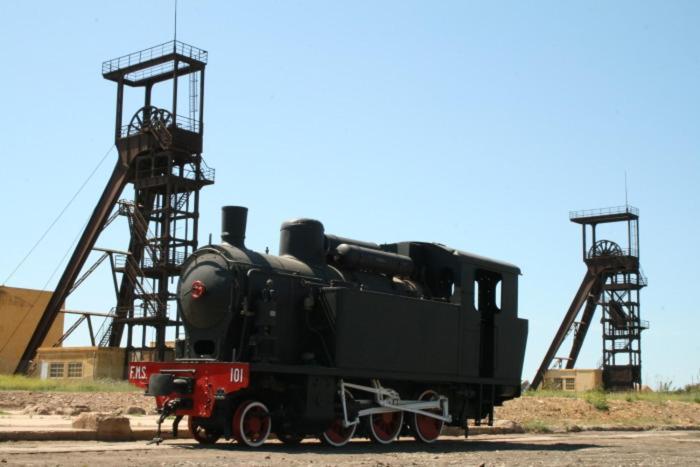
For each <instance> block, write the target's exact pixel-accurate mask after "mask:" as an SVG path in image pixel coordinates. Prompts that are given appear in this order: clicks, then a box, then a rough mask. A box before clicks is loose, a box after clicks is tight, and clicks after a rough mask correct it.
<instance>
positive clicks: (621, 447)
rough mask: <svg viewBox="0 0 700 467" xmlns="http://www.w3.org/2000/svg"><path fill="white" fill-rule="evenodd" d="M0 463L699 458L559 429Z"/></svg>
mask: <svg viewBox="0 0 700 467" xmlns="http://www.w3.org/2000/svg"><path fill="white" fill-rule="evenodd" d="M0 462H1V463H2V465H52V466H55V465H59V466H63V465H75V466H80V465H97V464H99V465H100V466H101V467H112V466H122V465H137V464H138V465H143V466H147V465H168V466H192V465H215V466H216V465H221V466H223V465H307V466H308V465H311V466H314V465H319V466H326V465H344V466H350V465H353V466H354V465H371V466H381V467H388V466H399V465H414V466H421V465H467V466H468V465H474V466H492V465H493V466H500V465H508V466H510V465H683V466H691V465H700V432H698V431H646V432H633V433H629V432H585V433H569V434H558V435H534V434H528V435H503V436H485V435H484V436H475V437H473V438H470V439H467V440H465V439H460V438H446V439H441V440H440V441H439V442H438V443H436V444H433V445H427V446H426V445H422V444H418V443H415V442H412V441H408V440H406V441H400V442H398V443H394V444H393V445H391V446H388V447H385V446H376V445H373V444H371V443H369V442H364V441H357V442H353V443H350V444H349V445H348V446H346V447H344V448H341V449H334V448H330V447H326V446H322V445H320V444H319V443H316V442H305V443H303V444H302V445H301V446H299V447H297V448H288V447H286V446H283V445H281V444H279V443H276V442H270V443H268V444H266V445H265V446H264V447H262V448H260V449H257V450H247V449H242V448H241V447H239V446H237V445H235V444H231V443H218V444H217V445H216V447H215V448H202V447H199V446H198V445H196V444H193V443H192V442H188V441H184V440H183V441H168V442H166V443H164V444H162V445H160V446H147V445H146V444H145V443H144V442H143V441H140V442H128V443H101V442H96V441H84V442H40V443H39V442H5V443H0Z"/></svg>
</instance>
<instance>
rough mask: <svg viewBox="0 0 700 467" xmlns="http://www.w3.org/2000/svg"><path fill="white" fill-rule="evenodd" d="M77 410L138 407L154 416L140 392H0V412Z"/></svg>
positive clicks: (152, 405) (149, 399)
mask: <svg viewBox="0 0 700 467" xmlns="http://www.w3.org/2000/svg"><path fill="white" fill-rule="evenodd" d="M76 407H80V408H81V409H83V411H85V412H110V413H111V412H115V411H126V410H127V409H129V408H130V407H139V408H142V409H144V411H145V412H146V413H155V400H154V399H153V398H152V397H147V396H144V395H143V393H141V392H39V391H0V409H17V410H23V409H28V408H34V409H35V411H36V408H40V409H43V410H44V411H46V412H47V413H45V414H44V415H49V414H59V415H61V414H63V413H64V412H66V413H70V409H72V408H76Z"/></svg>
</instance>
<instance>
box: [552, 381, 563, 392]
mask: <svg viewBox="0 0 700 467" xmlns="http://www.w3.org/2000/svg"><path fill="white" fill-rule="evenodd" d="M562 382H563V380H562V379H561V378H553V379H552V389H554V390H555V391H561V389H562Z"/></svg>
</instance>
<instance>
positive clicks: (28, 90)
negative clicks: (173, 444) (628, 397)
mask: <svg viewBox="0 0 700 467" xmlns="http://www.w3.org/2000/svg"><path fill="white" fill-rule="evenodd" d="M699 21H700V3H698V2H694V1H656V2H653V1H634V2H631V1H617V2H605V1H578V2H576V1H575V2H555V1H551V2H542V1H535V2H516V1H512V2H508V1H496V2H482V3H477V2H467V1H441V2H428V1H383V2H374V1H352V2H324V1H286V2H281V1H278V2H268V1H254V2H224V1H220V2H214V1H195V0H180V1H179V4H178V30H177V34H178V39H180V40H182V41H184V42H186V43H189V44H192V45H195V46H197V47H200V48H203V49H205V50H207V51H208V52H209V65H208V67H207V76H206V91H205V93H206V95H205V110H204V119H205V132H204V146H205V147H204V158H205V160H206V162H207V164H208V165H209V166H211V167H213V168H215V169H216V183H215V184H214V185H212V186H210V187H206V188H204V189H203V191H202V198H201V218H200V243H206V241H207V238H208V235H209V233H211V234H212V235H213V237H214V239H215V241H216V240H218V237H219V232H220V225H219V223H220V207H221V206H222V205H229V204H236V205H243V206H247V207H248V208H249V209H250V212H249V217H248V231H247V239H246V243H247V245H248V246H249V247H250V248H252V249H257V250H264V249H265V247H270V250H271V251H272V252H276V251H277V245H278V237H279V225H280V224H281V222H282V221H284V220H285V219H289V218H294V217H312V218H316V219H319V220H321V221H322V222H323V223H324V225H325V228H326V231H327V232H329V233H333V234H336V235H342V236H346V237H351V238H356V239H361V240H367V241H374V242H379V243H381V242H394V241H403V240H421V241H436V242H440V243H443V244H447V245H450V246H453V247H455V248H459V249H462V250H467V251H471V252H474V253H478V254H480V255H484V256H489V257H493V258H497V259H500V260H503V261H507V262H510V263H514V264H517V265H518V266H519V267H520V268H521V270H522V277H521V279H520V289H519V290H520V296H519V313H520V315H521V316H522V317H524V318H526V319H528V320H529V329H530V332H529V339H528V346H527V353H526V357H525V368H524V372H523V378H524V379H531V378H532V376H533V375H534V373H535V370H536V369H537V367H538V365H539V363H540V361H541V359H542V357H543V356H544V353H545V351H546V349H547V347H548V345H549V343H550V341H551V339H552V338H553V336H554V333H555V331H556V329H557V328H558V326H559V324H560V322H561V320H562V318H563V316H564V313H565V312H566V310H567V308H568V306H569V304H570V302H571V300H572V298H573V296H574V294H575V292H576V290H577V289H578V286H579V284H580V281H581V279H582V278H583V275H584V272H585V265H584V264H583V262H582V258H581V246H580V242H581V231H580V228H579V227H578V226H577V225H575V224H573V223H571V222H569V219H568V217H569V215H568V213H569V211H570V210H579V209H588V208H600V207H607V206H618V205H623V204H625V175H626V177H627V196H628V200H629V203H630V204H631V205H633V206H635V207H638V208H639V210H640V247H641V251H640V255H641V262H642V267H643V269H644V272H645V274H646V275H647V277H648V279H649V286H648V287H647V288H646V289H644V290H643V291H642V297H641V314H642V319H646V320H649V321H650V324H651V327H650V329H649V330H647V331H645V332H644V334H643V338H642V349H643V352H642V359H643V372H642V377H643V382H644V383H645V384H648V385H650V386H652V387H654V386H656V385H658V384H659V383H660V382H672V385H673V386H682V385H684V384H688V383H691V382H697V381H698V380H700V340H699V339H698V338H697V333H698V329H700V309H699V308H700V307H699V305H698V302H697V300H695V299H693V297H694V296H695V292H696V290H697V283H698V271H697V265H698V264H700V249H699V248H698V241H697V237H698V232H699V231H700V221H699V218H700V216H698V214H699V212H698V210H699V209H698V203H699V202H700V188H698V183H697V179H698V175H700V153H699V150H700V132H699V131H698V123H699V122H700V91H699V90H698V89H699V86H698V83H700V29H698V27H697V25H698V23H699ZM172 37H173V1H172V0H151V1H143V0H140V1H135V0H122V1H120V2H87V1H85V2H79V1H72V2H70V1H68V2H49V1H45V2H36V1H13V0H5V1H3V2H0V43H2V44H4V46H3V47H2V48H0V62H1V63H3V64H4V66H3V72H2V74H1V75H0V89H1V90H2V91H0V93H1V95H2V100H1V102H2V104H3V106H4V108H5V110H4V111H3V112H0V141H2V144H1V145H0V161H1V162H2V169H0V170H1V171H0V174H2V183H0V203H2V211H3V215H4V216H3V217H4V220H3V222H2V228H1V229H0V244H2V245H5V248H4V251H3V254H2V256H1V258H2V259H1V260H0V281H6V280H7V279H6V278H7V277H8V276H9V275H10V274H11V272H12V270H13V269H14V268H15V267H16V266H17V264H18V263H19V262H20V261H21V260H22V258H23V257H24V256H25V255H26V254H27V252H28V251H29V250H30V249H31V248H32V246H33V245H34V244H35V242H36V241H37V240H38V239H39V238H40V237H41V236H42V234H43V233H44V232H45V231H46V229H47V227H49V225H51V223H52V221H53V220H54V219H55V218H56V216H57V215H58V213H59V212H60V211H61V210H62V209H63V208H64V207H65V206H66V204H67V203H68V202H69V200H70V199H71V198H72V197H73V196H74V195H75V193H76V191H77V190H78V188H79V187H80V185H81V184H82V183H83V182H84V181H85V180H86V179H87V180H88V181H87V183H86V184H85V187H84V188H83V189H82V190H81V191H80V192H79V193H78V195H77V196H76V197H75V200H74V201H73V202H72V203H71V204H70V206H69V207H68V209H66V211H65V213H64V214H63V215H62V216H61V217H60V219H59V220H58V222H56V224H55V225H54V226H53V228H51V230H50V231H49V233H48V234H47V235H46V237H45V238H44V240H43V241H42V242H40V244H39V245H38V246H37V248H36V249H35V250H34V251H33V253H32V254H31V255H30V256H29V258H28V259H27V260H26V261H25V262H24V263H23V264H22V266H21V267H20V268H19V269H18V270H17V272H16V273H14V274H13V275H12V276H11V277H10V278H9V280H7V282H6V285H8V286H16V287H29V288H45V289H52V288H53V287H54V286H55V285H56V282H57V280H58V277H59V276H60V273H61V271H62V265H64V264H65V263H64V262H62V259H63V258H64V256H65V255H66V254H67V253H70V252H71V251H72V250H71V248H72V244H73V242H74V240H75V238H76V236H77V235H79V234H80V232H81V230H82V228H83V226H84V224H85V222H86V220H87V218H88V216H89V214H90V212H91V211H92V209H93V207H94V205H95V202H96V200H97V198H98V196H99V195H100V193H101V191H102V189H103V187H104V185H105V183H106V182H107V179H108V177H109V174H110V171H111V169H112V166H113V164H114V163H115V161H116V152H115V151H112V152H111V153H110V154H108V155H107V157H106V159H105V161H104V162H103V163H102V164H99V162H100V160H101V159H102V158H103V157H104V156H105V154H106V153H107V152H108V151H109V150H110V148H111V147H112V144H113V138H114V136H113V135H114V108H115V96H116V89H115V88H116V87H115V85H114V83H112V82H110V81H106V80H104V79H102V77H101V63H102V61H104V60H107V59H110V58H114V57H118V56H121V55H124V54H127V53H130V52H134V51H138V50H141V49H144V48H147V47H150V46H152V45H156V44H160V43H162V42H166V41H168V40H170V39H171V38H172ZM135 110H136V107H134V108H128V109H126V110H125V113H126V114H127V115H131V113H133V112H135ZM126 118H129V117H128V116H127V117H126ZM95 167H97V169H96V170H95ZM93 170H95V172H94V175H92V177H91V178H89V179H88V176H89V175H90V174H91V172H93ZM617 233H619V232H611V234H617ZM613 236H614V235H613ZM127 239H128V233H127V227H126V225H125V224H124V223H123V222H122V224H121V225H119V223H116V224H115V225H113V226H112V227H110V229H109V230H108V231H105V233H104V234H103V235H102V236H101V237H100V240H99V241H98V243H97V244H98V246H104V247H109V248H115V249H126V248H127ZM611 239H612V240H622V239H621V238H619V236H618V237H616V238H611ZM54 271H57V272H55V273H54ZM52 273H54V274H53V275H52ZM110 287H111V285H110V279H109V271H108V269H106V268H105V269H104V270H103V269H100V270H98V272H97V273H95V274H94V275H93V276H91V277H90V278H89V279H88V280H87V281H86V282H85V284H84V285H83V286H82V287H81V288H80V289H79V290H78V291H77V292H75V293H74V294H73V295H71V297H70V298H69V299H68V303H67V307H68V308H70V309H75V310H90V311H101V312H104V311H108V310H109V309H110V308H111V307H113V306H114V298H113V292H111V289H110ZM599 316H600V315H598V317H599ZM73 319H74V318H70V317H69V318H67V324H70V322H71V320H73ZM83 328H84V327H83ZM83 328H80V329H79V330H78V331H76V333H75V334H74V335H73V336H71V338H70V339H69V340H68V342H67V345H81V344H82V345H85V344H87V342H88V338H87V330H86V329H83ZM566 352H567V350H566V349H564V350H562V351H560V354H561V355H564V354H565V353H566ZM600 359H601V338H600V325H599V324H598V322H597V320H596V321H595V322H594V323H593V325H592V326H591V331H590V332H589V336H588V338H587V340H586V343H585V345H584V348H583V350H582V352H581V356H580V358H579V364H578V366H579V367H583V368H586V367H594V366H596V365H597V364H598V362H599V360H600Z"/></svg>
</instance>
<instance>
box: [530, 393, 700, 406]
mask: <svg viewBox="0 0 700 467" xmlns="http://www.w3.org/2000/svg"><path fill="white" fill-rule="evenodd" d="M592 393H593V394H599V395H602V396H603V398H605V399H607V400H624V401H627V402H637V401H647V402H656V403H659V404H662V403H664V402H667V401H676V402H694V403H700V391H689V392H687V391H670V392H658V391H656V392H637V391H628V392H604V391H588V392H573V391H557V390H551V389H542V390H530V391H525V392H524V393H523V397H567V398H571V399H584V400H586V401H588V402H590V400H589V399H595V398H596V397H597V396H591V395H590V394H592ZM598 399H600V397H598Z"/></svg>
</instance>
